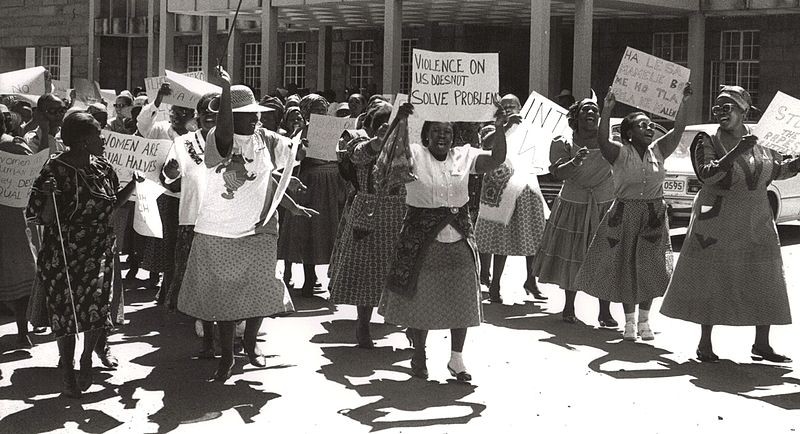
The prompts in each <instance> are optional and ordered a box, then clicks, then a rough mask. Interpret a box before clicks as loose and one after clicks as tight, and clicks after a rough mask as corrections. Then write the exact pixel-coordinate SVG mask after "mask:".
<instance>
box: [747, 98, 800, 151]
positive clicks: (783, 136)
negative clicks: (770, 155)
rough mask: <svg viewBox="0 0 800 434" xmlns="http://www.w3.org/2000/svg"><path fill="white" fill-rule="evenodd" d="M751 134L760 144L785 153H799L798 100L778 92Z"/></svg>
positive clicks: (799, 115) (799, 103)
mask: <svg viewBox="0 0 800 434" xmlns="http://www.w3.org/2000/svg"><path fill="white" fill-rule="evenodd" d="M753 134H755V135H756V136H758V144H759V145H761V146H764V147H766V148H769V149H773V150H775V151H778V152H780V153H781V154H785V155H798V154H800V100H799V99H797V98H793V97H791V96H789V95H787V94H785V93H783V92H778V93H777V94H776V95H775V98H773V99H772V102H771V103H769V107H767V111H765V112H764V115H762V116H761V120H760V121H759V122H758V125H756V126H755V128H753Z"/></svg>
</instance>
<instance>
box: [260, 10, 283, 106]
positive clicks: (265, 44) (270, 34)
mask: <svg viewBox="0 0 800 434" xmlns="http://www.w3.org/2000/svg"><path fill="white" fill-rule="evenodd" d="M279 80H280V64H279V63H278V8H277V7H275V6H269V5H268V2H266V1H265V2H264V6H263V7H262V8H261V94H262V95H267V94H269V93H270V92H272V91H273V90H274V89H275V88H276V87H278V85H279V83H280V81H279Z"/></svg>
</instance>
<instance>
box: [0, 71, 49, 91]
mask: <svg viewBox="0 0 800 434" xmlns="http://www.w3.org/2000/svg"><path fill="white" fill-rule="evenodd" d="M45 71H46V69H44V67H43V66H36V67H33V68H27V69H20V70H17V71H11V72H5V73H3V74H0V94H27V95H42V94H44V93H45V92H46V91H45V80H44V73H45Z"/></svg>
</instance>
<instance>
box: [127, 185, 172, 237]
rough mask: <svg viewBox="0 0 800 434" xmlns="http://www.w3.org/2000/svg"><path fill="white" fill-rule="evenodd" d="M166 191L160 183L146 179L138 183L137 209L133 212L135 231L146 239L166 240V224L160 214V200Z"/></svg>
mask: <svg viewBox="0 0 800 434" xmlns="http://www.w3.org/2000/svg"><path fill="white" fill-rule="evenodd" d="M165 191H166V189H165V188H164V187H162V186H161V184H159V183H158V181H151V180H149V179H145V180H144V181H143V182H138V183H136V207H135V209H134V212H133V230H135V231H136V232H137V233H138V234H140V235H144V236H146V237H155V238H164V224H163V223H162V221H161V214H159V213H158V204H157V203H156V199H158V197H159V196H161V194H163V193H164V192H165Z"/></svg>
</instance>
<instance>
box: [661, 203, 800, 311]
mask: <svg viewBox="0 0 800 434" xmlns="http://www.w3.org/2000/svg"><path fill="white" fill-rule="evenodd" d="M704 208H705V210H704ZM661 313H663V314H664V315H666V316H669V317H672V318H678V319H682V320H686V321H691V322H693V323H697V324H711V325H733V326H749V325H778V324H791V322H792V316H791V313H790V311H789V297H788V294H787V291H786V279H785V277H784V271H783V260H782V258H781V247H780V240H779V239H778V233H777V230H776V229H775V223H774V222H773V220H772V212H771V211H770V207H769V201H768V198H767V193H766V191H764V190H763V189H761V190H754V191H745V192H742V191H713V192H710V191H706V190H701V191H700V193H699V194H698V195H697V198H696V199H695V202H694V205H693V206H692V220H691V222H690V224H689V231H688V233H687V234H686V241H684V243H683V248H682V249H681V254H680V257H679V258H678V262H677V264H676V265H675V273H674V274H673V276H672V280H671V281H670V284H669V289H668V290H667V295H666V296H665V297H664V302H663V304H662V305H661Z"/></svg>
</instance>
